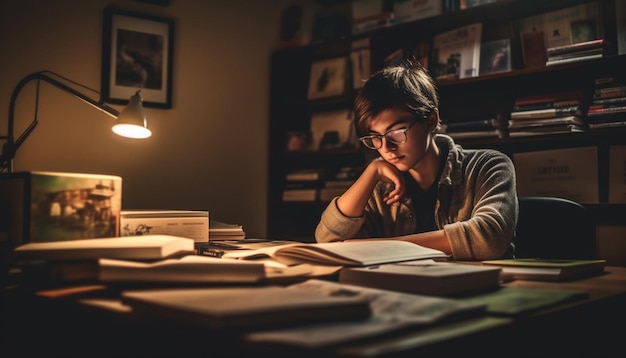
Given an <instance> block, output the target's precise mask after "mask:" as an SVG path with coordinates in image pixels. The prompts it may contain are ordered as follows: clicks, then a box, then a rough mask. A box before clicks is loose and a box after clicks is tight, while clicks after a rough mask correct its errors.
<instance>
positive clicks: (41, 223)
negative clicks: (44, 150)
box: [0, 171, 122, 247]
mask: <svg viewBox="0 0 626 358" xmlns="http://www.w3.org/2000/svg"><path fill="white" fill-rule="evenodd" d="M0 202H1V203H3V206H4V207H3V208H2V210H4V211H5V212H4V214H3V215H0V244H1V245H3V246H4V245H6V246H13V247H15V246H17V245H20V244H23V243H29V242H47V241H66V240H77V239H88V238H103V237H113V236H119V234H120V211H121V206H122V178H121V177H119V176H115V175H105V174H87V173H64V172H44V171H33V172H19V173H11V174H3V175H0Z"/></svg>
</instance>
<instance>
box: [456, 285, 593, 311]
mask: <svg viewBox="0 0 626 358" xmlns="http://www.w3.org/2000/svg"><path fill="white" fill-rule="evenodd" d="M588 296H589V294H588V293H587V292H586V291H583V290H569V289H558V290H555V289H541V288H527V287H502V288H500V289H498V290H491V291H488V292H485V293H479V294H477V295H471V296H468V297H462V298H458V300H459V301H462V302H466V303H472V302H474V303H486V304H487V313H488V314H489V315H493V316H504V317H514V318H519V317H523V316H527V315H529V314H531V313H533V312H536V311H538V310H540V309H544V308H548V307H552V306H555V305H558V304H561V303H564V302H569V301H576V300H580V299H583V298H585V297H588Z"/></svg>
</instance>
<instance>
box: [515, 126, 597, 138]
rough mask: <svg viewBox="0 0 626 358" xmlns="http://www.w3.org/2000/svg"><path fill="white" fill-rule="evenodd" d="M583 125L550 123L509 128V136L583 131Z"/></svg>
mask: <svg viewBox="0 0 626 358" xmlns="http://www.w3.org/2000/svg"><path fill="white" fill-rule="evenodd" d="M584 131H585V127H582V126H579V125H575V124H551V125H545V126H532V127H514V128H509V137H529V136H537V135H550V134H564V133H578V132H584Z"/></svg>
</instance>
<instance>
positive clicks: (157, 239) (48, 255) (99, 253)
mask: <svg viewBox="0 0 626 358" xmlns="http://www.w3.org/2000/svg"><path fill="white" fill-rule="evenodd" d="M190 253H195V249H194V242H193V239H189V238H185V237H179V236H171V235H143V236H123V237H110V238H101V239H83V240H68V241H54V242H32V243H28V244H24V245H21V246H18V247H16V248H15V250H14V252H13V256H14V258H15V259H17V260H90V259H99V258H110V259H122V260H157V259H163V258H167V257H171V256H175V255H181V256H182V254H190Z"/></svg>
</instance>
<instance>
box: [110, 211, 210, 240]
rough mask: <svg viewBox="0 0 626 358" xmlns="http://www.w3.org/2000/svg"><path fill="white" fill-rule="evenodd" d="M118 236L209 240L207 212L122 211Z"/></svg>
mask: <svg viewBox="0 0 626 358" xmlns="http://www.w3.org/2000/svg"><path fill="white" fill-rule="evenodd" d="M120 226H121V233H120V236H138V235H150V234H152V235H173V236H181V237H187V238H190V239H193V240H194V241H196V242H206V241H208V240H209V212H208V211H207V210H157V209H154V210H122V211H121V213H120Z"/></svg>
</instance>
